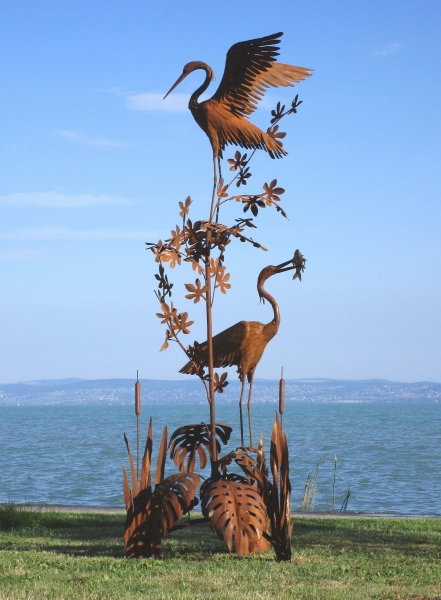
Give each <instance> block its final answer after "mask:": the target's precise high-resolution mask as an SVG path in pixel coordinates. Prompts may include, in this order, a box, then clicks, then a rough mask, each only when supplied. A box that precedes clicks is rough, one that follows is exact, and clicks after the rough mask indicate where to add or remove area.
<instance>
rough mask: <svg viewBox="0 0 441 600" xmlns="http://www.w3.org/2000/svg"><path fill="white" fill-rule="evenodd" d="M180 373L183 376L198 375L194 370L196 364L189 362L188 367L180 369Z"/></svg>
mask: <svg viewBox="0 0 441 600" xmlns="http://www.w3.org/2000/svg"><path fill="white" fill-rule="evenodd" d="M179 373H182V374H183V375H196V370H195V368H194V364H193V363H192V362H191V361H188V363H187V364H186V365H184V366H183V367H182V369H179Z"/></svg>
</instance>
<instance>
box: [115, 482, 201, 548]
mask: <svg viewBox="0 0 441 600" xmlns="http://www.w3.org/2000/svg"><path fill="white" fill-rule="evenodd" d="M199 483H200V477H199V475H196V474H195V473H178V474H176V475H171V476H170V477H167V478H166V479H164V480H163V481H162V482H161V483H159V484H158V485H157V486H156V487H155V491H154V492H152V491H151V490H148V489H144V490H141V492H140V493H139V495H138V496H137V497H136V498H134V501H133V509H131V510H129V511H128V512H127V521H126V531H125V534H124V541H125V549H126V556H127V557H128V558H140V557H143V558H148V557H150V556H158V555H159V554H160V553H161V540H162V538H163V537H164V536H166V535H167V534H168V533H170V531H171V529H172V528H173V526H174V524H175V523H176V522H177V521H179V520H180V519H182V517H183V516H184V514H185V513H186V512H188V511H189V510H190V509H191V508H192V507H193V506H194V499H195V496H196V491H197V487H198V485H199Z"/></svg>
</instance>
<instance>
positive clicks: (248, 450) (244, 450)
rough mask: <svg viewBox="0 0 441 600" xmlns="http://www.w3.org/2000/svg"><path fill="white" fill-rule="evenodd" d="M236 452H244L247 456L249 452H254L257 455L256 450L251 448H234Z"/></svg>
mask: <svg viewBox="0 0 441 600" xmlns="http://www.w3.org/2000/svg"><path fill="white" fill-rule="evenodd" d="M237 450H240V451H241V452H246V453H247V454H248V453H249V452H255V453H257V448H254V447H253V446H238V447H237V448H236V451H237Z"/></svg>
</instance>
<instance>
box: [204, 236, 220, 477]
mask: <svg viewBox="0 0 441 600" xmlns="http://www.w3.org/2000/svg"><path fill="white" fill-rule="evenodd" d="M210 244H211V231H207V256H206V259H205V284H206V286H207V302H206V307H207V346H208V385H209V402H210V428H211V432H210V447H211V466H212V468H213V463H214V462H216V461H217V448H216V410H215V402H214V382H213V320H212V312H211V268H210ZM213 475H214V473H213Z"/></svg>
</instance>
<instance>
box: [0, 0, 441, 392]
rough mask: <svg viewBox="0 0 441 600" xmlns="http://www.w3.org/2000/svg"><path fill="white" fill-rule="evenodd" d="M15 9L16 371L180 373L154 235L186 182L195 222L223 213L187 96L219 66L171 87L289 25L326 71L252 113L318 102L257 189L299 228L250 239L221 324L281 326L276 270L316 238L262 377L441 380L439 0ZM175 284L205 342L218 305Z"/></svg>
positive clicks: (0, 366) (293, 125)
mask: <svg viewBox="0 0 441 600" xmlns="http://www.w3.org/2000/svg"><path fill="white" fill-rule="evenodd" d="M0 12H1V18H0V44H1V52H0V78H1V81H2V86H1V88H0V110H1V115H2V127H1V132H0V160H1V164H2V168H1V170H0V173H1V175H0V215H1V218H0V285H1V288H0V289H1V293H0V330H1V332H2V336H1V339H2V344H1V347H0V382H3V383H6V382H13V381H24V380H31V379H41V378H59V377H85V378H104V377H106V378H107V377H130V376H132V375H133V374H134V373H136V369H139V371H140V375H141V376H142V377H143V378H167V379H175V378H178V377H180V376H179V374H178V373H177V371H178V369H179V367H180V366H182V364H183V363H184V362H185V357H184V356H183V354H182V353H181V352H180V351H179V349H178V348H174V347H173V348H170V349H169V350H167V352H165V353H164V352H163V353H159V352H158V350H159V347H160V346H161V344H162V339H163V333H164V332H163V330H162V328H161V326H160V324H159V321H158V319H157V318H156V317H155V312H156V310H157V306H156V299H155V297H154V295H153V291H152V290H153V288H154V278H153V274H154V272H155V264H154V262H153V260H152V256H151V255H150V253H148V252H146V251H145V249H144V242H145V241H157V240H158V239H159V238H162V239H163V238H164V237H166V236H167V234H168V233H169V231H170V229H172V228H173V227H174V226H175V224H176V223H179V220H180V219H179V217H178V202H179V201H182V200H184V199H185V198H186V197H187V195H190V196H191V197H192V198H193V205H192V216H193V218H195V217H198V218H205V217H206V215H207V211H208V204H209V200H210V191H211V180H212V167H211V148H210V145H209V142H208V139H207V138H206V136H205V134H204V133H203V132H202V131H201V130H200V129H199V127H198V126H197V125H196V123H195V122H194V121H193V119H192V116H191V114H190V112H189V111H188V109H187V108H186V104H187V101H188V96H189V94H191V92H192V91H193V90H194V89H195V88H196V87H198V85H200V82H201V80H202V74H201V73H199V72H196V73H194V74H192V75H191V76H189V77H188V78H187V79H186V80H185V82H184V83H183V84H182V85H181V86H180V87H179V88H178V89H177V90H176V91H175V92H173V94H172V95H171V96H170V97H168V98H167V100H166V101H164V102H162V100H161V98H162V96H163V95H164V93H165V92H166V91H167V90H168V89H169V88H170V86H171V85H172V83H174V81H175V80H176V78H177V77H178V75H179V74H180V73H181V71H182V67H183V65H184V64H185V63H186V62H188V61H190V60H203V61H205V62H207V63H208V64H209V65H210V66H211V67H212V68H213V69H214V71H215V73H216V76H217V82H219V81H220V79H221V76H222V72H223V67H224V61H225V55H226V52H227V50H228V48H229V47H230V46H231V45H232V44H233V43H235V42H238V41H242V40H247V39H250V38H254V37H260V36H263V35H268V34H270V33H274V32H276V31H284V36H283V38H282V45H281V56H280V60H281V61H282V62H286V63H290V64H297V65H301V66H305V67H310V68H313V69H314V75H313V77H312V78H310V79H309V80H307V81H305V82H303V83H301V84H299V85H298V86H297V87H296V88H295V90H294V92H293V90H289V89H288V90H285V89H283V90H280V89H278V90H275V89H273V90H271V92H270V93H268V94H267V95H266V96H265V99H264V101H263V102H262V107H261V109H259V110H258V111H257V113H255V114H254V115H253V117H252V120H253V121H254V122H255V123H257V124H258V125H260V126H262V127H266V126H267V124H268V120H269V111H270V109H271V108H272V107H273V105H275V104H276V102H277V101H278V100H282V101H286V102H290V100H291V99H292V97H293V94H295V93H299V96H300V99H302V100H303V104H302V106H301V107H300V109H299V112H298V114H297V115H295V116H293V117H290V118H289V119H286V120H285V121H284V122H283V129H284V130H285V131H287V132H288V135H287V137H286V138H285V141H284V146H285V148H286V149H287V151H288V152H289V155H288V156H287V157H286V158H285V159H283V160H278V161H273V160H271V159H270V158H269V157H268V155H266V154H265V153H263V152H261V153H259V155H256V156H255V158H254V159H253V163H254V164H253V168H252V172H253V177H252V179H251V180H250V182H249V184H248V186H247V187H248V189H249V190H251V191H258V190H260V188H261V185H262V184H263V183H264V182H269V181H270V180H272V179H274V178H277V180H278V182H279V184H280V185H281V186H283V187H284V188H285V189H286V193H285V195H284V197H283V202H282V205H283V206H284V208H285V210H286V211H287V212H288V215H289V217H290V220H289V221H286V220H284V219H283V218H282V217H281V216H280V215H279V214H277V213H275V211H269V210H266V211H263V213H262V214H259V217H258V219H257V222H256V224H257V225H258V230H257V231H256V234H255V237H256V239H258V240H259V241H261V242H262V243H263V244H264V245H265V246H267V247H268V248H269V251H268V252H267V253H263V252H261V251H258V250H256V249H249V248H244V247H243V246H244V245H242V244H241V245H240V248H238V247H237V245H236V247H234V248H232V249H231V252H230V256H229V258H228V257H227V262H226V264H227V267H228V270H229V271H230V272H231V283H232V289H231V291H230V293H229V294H227V295H226V296H221V295H219V296H218V298H217V303H216V308H215V310H216V313H215V321H214V330H215V332H216V331H220V330H222V329H224V328H225V327H227V326H229V325H231V324H233V323H234V322H236V321H239V320H241V319H247V320H259V321H263V322H267V321H269V320H270V319H271V312H270V308H269V307H268V306H263V305H259V302H258V297H257V294H256V291H255V285H256V278H257V275H258V273H259V271H260V270H261V268H263V267H264V266H266V265H267V264H277V263H279V262H282V261H283V260H287V259H288V258H290V257H291V256H292V253H293V251H294V249H295V248H297V247H298V248H300V249H301V251H302V252H303V253H304V255H305V256H306V258H307V259H308V262H307V267H306V271H305V275H304V278H303V280H302V282H301V283H299V282H298V281H292V279H291V277H290V275H289V274H285V275H279V276H277V277H274V278H273V279H272V280H270V281H269V282H268V285H267V288H268V289H269V291H270V292H271V293H272V294H273V295H274V296H275V297H276V298H277V300H278V302H279V304H280V309H281V314H282V326H281V329H280V331H279V333H278V335H277V337H276V338H275V339H274V340H273V341H272V342H271V344H270V346H268V348H267V351H266V354H265V356H264V357H263V359H262V361H261V363H260V365H259V367H258V369H257V372H256V376H257V377H265V378H276V377H278V375H279V372H280V367H281V366H282V365H283V366H284V368H285V376H286V377H287V378H302V377H331V378H353V379H364V378H375V377H380V378H388V379H396V380H401V381H417V380H431V381H441V352H440V341H439V340H440V339H441V327H440V308H439V307H440V295H441V294H440V291H441V286H440V279H441V277H440V274H441V269H440V266H439V263H440V256H441V252H440V241H439V240H440V235H439V230H440V225H441V210H440V187H441V186H440V179H441V177H440V174H441V169H440V164H441V161H440V158H441V157H440V139H441V136H440V118H439V98H440V96H441V84H440V78H439V65H440V58H441V52H440V49H441V41H440V37H441V36H440V35H439V31H440V27H441V5H440V3H439V2H438V1H424V0H423V1H422V2H421V1H420V2H414V1H412V0H406V1H398V0H397V1H391V0H382V1H377V0H374V1H372V2H357V1H350V2H349V1H337V2H331V1H325V0H317V1H315V2H305V1H302V2H295V1H292V0H291V1H284V0H282V1H277V0H275V1H273V2H263V1H260V0H253V1H252V2H251V1H247V0H243V1H242V2H240V3H237V4H235V5H233V4H230V5H220V4H219V3H212V2H202V1H195V0H187V1H186V2H183V3H178V2H156V1H149V2H141V1H132V2H130V1H129V2H119V1H118V2H117V1H106V2H104V1H93V0H92V1H91V0H88V1H87V2H85V1H81V0H75V1H70V0H65V1H64V2H62V3H60V2H55V1H53V2H51V1H44V0H43V1H41V2H29V1H27V2H23V1H20V0H14V1H9V0H4V1H3V2H2V6H1V9H0ZM211 89H212V91H213V92H214V91H215V89H216V82H215V83H214V84H212V86H211V88H210V89H209V92H210V91H211ZM209 95H211V94H209ZM209 95H208V96H207V97H209ZM233 153H234V150H233V149H232V150H231V151H230V152H227V153H226V156H227V157H229V156H230V155H232V154H233ZM240 215H241V212H240V207H239V205H235V206H231V207H229V208H228V209H227V210H226V211H225V212H224V214H223V215H222V217H223V219H224V220H225V221H227V222H230V221H232V220H233V219H234V218H238V217H239V216H240ZM231 246H233V245H231ZM231 246H230V248H231ZM172 276H173V277H172V278H173V280H174V281H175V282H176V284H175V289H176V293H175V301H176V304H177V305H178V308H179V309H180V310H188V312H189V313H190V316H191V318H193V319H195V320H196V321H197V323H198V324H197V325H196V326H195V327H194V328H193V331H192V334H191V335H190V336H189V340H188V341H189V342H192V341H193V340H194V339H199V340H200V341H202V338H203V339H205V338H204V333H203V318H204V317H203V310H202V307H201V306H200V305H193V304H191V303H189V302H187V301H186V300H184V299H183V296H184V295H185V290H184V289H183V283H184V282H187V281H193V279H194V275H193V272H192V271H191V270H186V268H181V269H180V272H179V273H178V272H172Z"/></svg>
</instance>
